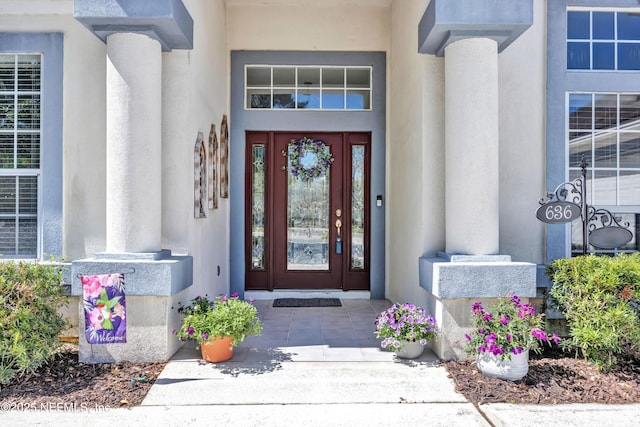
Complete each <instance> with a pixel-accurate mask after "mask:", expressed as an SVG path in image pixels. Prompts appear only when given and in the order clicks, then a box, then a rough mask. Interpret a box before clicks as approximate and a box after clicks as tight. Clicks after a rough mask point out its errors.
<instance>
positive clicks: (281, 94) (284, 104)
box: [273, 88, 296, 108]
mask: <svg viewBox="0 0 640 427" xmlns="http://www.w3.org/2000/svg"><path fill="white" fill-rule="evenodd" d="M295 99H296V93H295V89H293V88H291V89H274V90H273V108H296V103H295Z"/></svg>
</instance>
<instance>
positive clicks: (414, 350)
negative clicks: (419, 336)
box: [396, 340, 424, 359]
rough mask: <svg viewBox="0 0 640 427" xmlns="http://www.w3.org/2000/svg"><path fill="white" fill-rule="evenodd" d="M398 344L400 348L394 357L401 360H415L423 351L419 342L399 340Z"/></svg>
mask: <svg viewBox="0 0 640 427" xmlns="http://www.w3.org/2000/svg"><path fill="white" fill-rule="evenodd" d="M400 343H401V344H402V348H401V349H400V350H398V351H396V356H398V357H401V358H403V359H415V358H416V357H420V355H421V354H422V352H423V351H424V346H423V345H422V344H420V342H419V341H415V342H414V341H404V340H400Z"/></svg>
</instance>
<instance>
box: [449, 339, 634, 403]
mask: <svg viewBox="0 0 640 427" xmlns="http://www.w3.org/2000/svg"><path fill="white" fill-rule="evenodd" d="M639 356H640V355H639V354H637V353H635V354H632V353H631V352H628V353H626V354H625V355H624V356H620V357H618V363H617V364H616V365H615V366H614V367H613V369H612V370H611V371H610V372H607V373H603V372H600V371H599V370H598V368H596V367H595V366H594V365H592V364H591V363H589V362H587V361H585V360H582V359H576V358H573V357H569V355H566V354H562V352H560V351H559V350H556V351H550V350H547V351H545V352H544V353H542V354H540V355H535V354H532V355H531V360H530V361H529V373H528V374H527V375H526V376H525V377H524V378H523V379H522V380H520V381H515V382H511V381H505V380H500V379H497V378H488V377H485V376H484V375H482V374H481V373H480V371H478V369H477V368H476V364H475V361H473V360H465V361H448V362H443V365H444V366H445V368H446V369H447V372H448V373H449V377H450V378H452V379H453V381H454V382H455V385H456V391H457V392H459V393H462V394H463V395H464V396H465V397H466V398H467V399H468V400H469V401H470V402H472V403H474V404H476V405H480V404H484V403H520V404H537V403H542V404H561V403H610V404H621V403H640V357H639Z"/></svg>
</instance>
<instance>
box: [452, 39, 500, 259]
mask: <svg viewBox="0 0 640 427" xmlns="http://www.w3.org/2000/svg"><path fill="white" fill-rule="evenodd" d="M445 156H446V160H445V165H446V174H445V177H446V180H445V183H446V184H445V185H446V196H445V197H446V236H445V239H446V252H448V253H459V254H472V255H493V254H497V253H498V251H499V228H498V226H499V221H498V216H499V204H498V202H499V200H498V194H499V188H498V187H499V181H498V45H497V43H496V41H495V40H491V39H487V38H468V39H463V40H459V41H456V42H454V43H452V44H450V45H449V46H447V47H446V48H445Z"/></svg>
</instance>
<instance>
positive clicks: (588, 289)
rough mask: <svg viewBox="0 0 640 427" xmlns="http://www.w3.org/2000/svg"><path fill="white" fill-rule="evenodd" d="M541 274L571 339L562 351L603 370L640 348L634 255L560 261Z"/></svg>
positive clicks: (639, 272)
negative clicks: (628, 351)
mask: <svg viewBox="0 0 640 427" xmlns="http://www.w3.org/2000/svg"><path fill="white" fill-rule="evenodd" d="M546 273H547V275H548V276H549V278H550V279H551V280H552V281H553V286H552V288H551V291H550V293H549V295H550V296H551V303H552V304H553V305H555V306H556V307H557V308H558V309H559V310H560V311H561V312H562V313H563V314H564V316H565V318H566V319H567V325H568V327H569V331H570V333H571V336H570V337H569V339H566V340H563V342H564V345H565V347H567V348H568V349H571V350H574V351H576V353H578V354H580V355H581V356H582V357H584V358H586V359H587V360H589V361H591V362H592V363H594V364H596V365H598V366H599V367H601V368H602V369H603V370H608V369H610V368H611V367H612V366H613V364H615V363H616V360H617V358H616V355H619V354H621V353H622V352H623V351H624V350H625V347H626V346H638V345H640V322H639V318H638V308H640V306H639V305H638V301H639V300H640V254H639V253H634V254H632V255H625V254H621V255H619V256H617V257H607V256H594V255H587V256H580V257H576V258H568V259H559V260H555V261H553V262H552V263H551V264H550V265H549V266H548V267H547V271H546Z"/></svg>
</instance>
